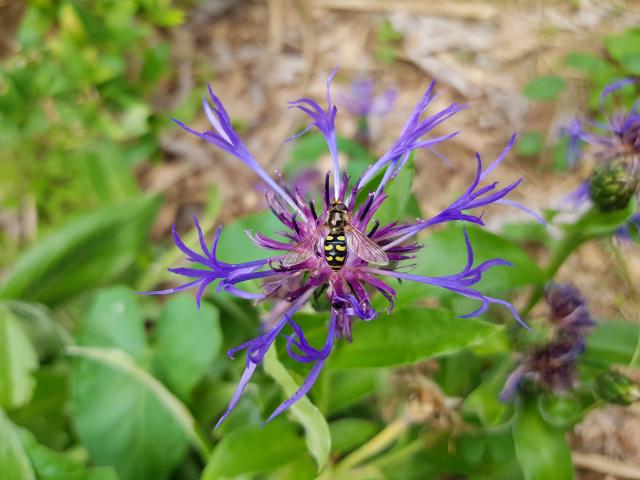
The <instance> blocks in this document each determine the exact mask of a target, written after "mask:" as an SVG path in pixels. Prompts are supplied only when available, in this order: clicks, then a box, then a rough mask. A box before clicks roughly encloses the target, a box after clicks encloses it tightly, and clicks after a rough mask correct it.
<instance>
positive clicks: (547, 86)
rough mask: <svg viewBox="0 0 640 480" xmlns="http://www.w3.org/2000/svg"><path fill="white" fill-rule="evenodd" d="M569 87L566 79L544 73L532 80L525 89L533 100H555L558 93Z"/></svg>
mask: <svg viewBox="0 0 640 480" xmlns="http://www.w3.org/2000/svg"><path fill="white" fill-rule="evenodd" d="M566 87H567V84H566V83H565V81H564V80H563V79H562V78H560V77H556V76H554V75H543V76H541V77H538V78H535V79H533V80H531V81H530V82H529V83H528V84H527V85H526V86H525V87H524V90H523V93H524V94H525V96H527V97H529V98H530V99H531V100H536V101H540V102H548V101H550V100H555V99H556V97H557V96H558V94H559V93H560V92H561V91H563V90H564V89H565V88H566Z"/></svg>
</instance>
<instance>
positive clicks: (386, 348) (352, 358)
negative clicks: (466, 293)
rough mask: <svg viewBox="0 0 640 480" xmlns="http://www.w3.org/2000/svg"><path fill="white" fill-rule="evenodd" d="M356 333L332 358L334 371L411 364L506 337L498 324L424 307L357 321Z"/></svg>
mask: <svg viewBox="0 0 640 480" xmlns="http://www.w3.org/2000/svg"><path fill="white" fill-rule="evenodd" d="M353 330H354V331H353V339H354V341H353V343H352V344H350V345H346V346H345V345H341V346H340V347H339V348H338V349H337V351H335V352H334V353H333V354H332V355H331V357H330V358H329V365H330V366H331V368H340V367H351V368H353V367H386V366H392V365H409V364H412V363H416V362H419V361H422V360H426V359H427V358H431V357H435V356H440V355H446V354H448V353H452V352H456V351H458V350H461V349H463V348H468V347H472V346H479V345H481V344H482V343H484V342H487V341H489V340H490V339H491V338H492V337H494V336H504V335H505V334H504V330H503V327H501V326H499V325H495V324H492V323H488V322H483V321H481V320H477V319H473V318H466V319H462V318H456V317H455V316H454V315H453V314H452V313H451V312H450V311H448V310H444V309H429V308H424V307H422V308H420V307H410V308H402V309H397V310H395V311H394V312H393V314H392V315H391V316H388V317H387V316H384V315H382V316H380V317H378V318H377V319H376V320H374V321H372V322H357V323H355V324H354V326H353Z"/></svg>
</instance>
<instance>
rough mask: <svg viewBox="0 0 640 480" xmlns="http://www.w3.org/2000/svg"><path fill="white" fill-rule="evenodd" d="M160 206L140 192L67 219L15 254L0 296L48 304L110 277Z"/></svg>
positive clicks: (127, 260)
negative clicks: (129, 199) (124, 201)
mask: <svg viewBox="0 0 640 480" xmlns="http://www.w3.org/2000/svg"><path fill="white" fill-rule="evenodd" d="M158 206H159V202H158V199H157V198H140V199H137V200H135V201H132V202H129V203H127V204H126V205H120V206H118V207H107V208H103V209H99V210H94V211H92V212H91V213H86V214H83V215H80V216H78V217H76V218H75V219H73V220H71V221H69V222H68V223H66V224H65V225H64V226H62V227H60V228H58V229H57V230H55V231H53V232H51V233H50V234H49V235H47V236H45V237H43V238H42V239H40V240H39V241H38V242H37V243H35V244H34V246H33V247H31V248H29V249H28V250H26V251H25V252H24V253H23V254H22V255H21V256H20V257H19V258H18V260H17V261H16V263H15V264H14V266H13V269H12V270H11V272H10V274H9V276H8V278H7V280H6V282H5V283H4V285H3V286H2V288H1V289H0V298H12V299H26V300H34V301H39V302H42V303H46V304H48V305H51V304H57V303H60V302H62V301H64V300H67V299H68V298H70V297H73V296H75V295H77V294H78V293H80V292H84V291H87V290H88V289H91V288H95V287H96V286H99V285H103V284H106V283H108V282H109V281H112V280H113V279H114V278H116V277H117V276H119V275H120V274H122V273H123V272H124V271H125V270H126V269H127V268H129V267H130V266H131V265H132V264H133V262H134V261H135V259H136V257H137V252H138V250H139V249H140V248H141V247H142V246H143V244H144V240H145V239H146V236H147V232H148V230H149V228H150V225H151V222H152V221H153V218H154V217H155V213H156V211H157V208H158Z"/></svg>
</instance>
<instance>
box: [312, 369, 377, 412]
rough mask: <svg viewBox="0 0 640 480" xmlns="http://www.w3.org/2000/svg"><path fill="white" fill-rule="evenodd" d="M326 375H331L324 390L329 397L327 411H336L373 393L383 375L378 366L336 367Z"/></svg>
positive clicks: (324, 393)
mask: <svg viewBox="0 0 640 480" xmlns="http://www.w3.org/2000/svg"><path fill="white" fill-rule="evenodd" d="M325 375H328V377H329V378H328V386H327V389H326V391H323V395H326V396H327V397H328V398H327V401H326V404H327V413H335V412H337V411H340V410H342V409H344V408H347V407H349V406H350V405H352V404H354V403H355V402H357V401H359V400H361V399H363V398H365V397H367V396H369V395H372V394H373V393H374V392H375V391H376V389H377V386H378V383H379V382H380V377H381V376H382V375H381V371H380V369H378V368H358V369H351V368H349V369H345V370H341V369H335V370H331V371H327V372H326V373H325ZM383 378H384V377H383Z"/></svg>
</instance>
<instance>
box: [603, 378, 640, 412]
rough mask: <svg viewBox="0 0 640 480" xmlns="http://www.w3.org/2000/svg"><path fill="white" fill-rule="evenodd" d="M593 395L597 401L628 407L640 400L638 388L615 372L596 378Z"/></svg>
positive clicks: (639, 389) (639, 388)
mask: <svg viewBox="0 0 640 480" xmlns="http://www.w3.org/2000/svg"><path fill="white" fill-rule="evenodd" d="M594 393H595V395H596V397H598V398H599V399H601V400H604V401H605V402H609V403H615V404H617V405H630V404H632V403H634V402H637V401H638V400H640V387H639V386H638V385H636V384H635V383H633V382H632V381H631V380H630V379H629V378H627V377H626V376H624V375H623V374H621V373H619V372H616V371H615V370H609V371H606V372H603V373H601V374H600V375H598V377H596V380H595V383H594Z"/></svg>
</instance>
